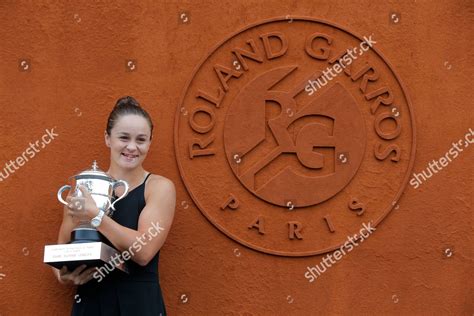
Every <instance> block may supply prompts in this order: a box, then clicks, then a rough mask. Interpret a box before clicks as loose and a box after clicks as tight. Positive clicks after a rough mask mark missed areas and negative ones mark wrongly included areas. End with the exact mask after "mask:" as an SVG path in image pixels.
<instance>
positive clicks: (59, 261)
mask: <svg viewBox="0 0 474 316" xmlns="http://www.w3.org/2000/svg"><path fill="white" fill-rule="evenodd" d="M117 255H120V252H119V251H117V250H116V249H114V248H112V247H110V246H109V245H107V244H104V243H103V242H79V243H70V244H63V245H46V246H45V247H44V258H43V262H44V263H46V264H49V265H50V266H53V267H55V268H57V269H61V268H62V267H63V266H66V267H67V268H68V270H69V271H73V270H74V269H75V268H77V267H78V266H80V265H82V264H85V265H87V267H88V268H89V267H99V268H100V267H101V266H103V265H104V264H107V265H108V266H114V267H115V269H118V270H120V271H123V272H125V273H128V267H127V265H126V263H125V262H118V263H117V262H115V261H118V260H114V261H113V262H112V260H111V258H112V257H115V256H117Z"/></svg>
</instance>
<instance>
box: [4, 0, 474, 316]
mask: <svg viewBox="0 0 474 316" xmlns="http://www.w3.org/2000/svg"><path fill="white" fill-rule="evenodd" d="M472 20H473V5H472V2H471V1H422V0H418V1H417V0H414V1H354V2H353V1H205V2H203V1H147V2H145V1H137V2H135V3H133V4H132V3H129V1H122V2H120V3H114V4H111V3H108V2H105V1H100V2H99V1H94V2H92V1H81V2H77V1H67V2H66V1H63V2H57V1H35V2H34V3H33V2H32V1H10V0H3V1H0V35H1V39H2V44H1V45H0V108H1V112H0V113H1V115H2V119H1V123H0V128H1V132H0V146H1V147H0V168H1V169H0V171H3V172H4V173H3V174H4V175H6V172H5V170H6V169H4V167H5V168H6V166H5V164H7V163H9V161H10V160H15V161H16V159H17V157H21V156H22V154H23V153H25V155H24V156H26V157H30V158H29V159H28V161H26V162H25V161H22V160H21V159H20V160H19V161H20V162H18V164H21V166H17V167H18V169H13V167H12V166H10V168H11V169H13V172H9V176H8V178H6V179H3V180H2V181H0V196H1V199H0V212H1V224H0V240H1V242H0V315H52V314H54V315H65V314H68V313H69V312H70V308H71V305H72V302H73V300H74V299H75V298H74V294H73V293H74V292H73V289H72V288H68V287H65V286H61V285H59V284H58V283H57V282H56V281H55V280H54V278H53V275H52V274H51V272H50V269H49V267H48V266H46V265H45V264H43V263H42V260H43V247H44V245H45V244H52V243H55V241H56V237H57V231H58V228H59V225H60V222H61V209H62V207H61V205H60V204H59V202H58V201H57V199H56V191H57V190H58V188H59V187H60V186H61V185H63V184H65V183H66V181H67V178H68V177H69V176H71V175H73V174H75V173H77V172H78V171H80V170H83V169H85V168H86V167H88V166H89V165H90V163H91V162H92V160H94V159H97V160H98V163H99V166H102V168H103V169H106V168H107V166H108V159H109V155H108V152H107V150H106V147H105V145H104V141H103V136H102V135H103V130H104V128H105V122H106V118H107V115H108V113H109V111H110V110H111V108H112V107H113V105H114V102H115V100H116V99H117V98H118V97H120V96H123V95H132V96H134V97H136V98H137V99H138V100H139V101H140V102H141V103H142V104H143V105H144V106H145V107H146V108H147V110H148V111H149V112H150V114H151V116H152V117H153V120H154V122H155V125H156V127H155V129H156V131H155V138H154V140H153V144H152V149H151V152H150V154H149V156H148V158H147V161H146V163H145V166H146V168H147V169H148V170H150V171H152V172H154V173H158V174H162V175H164V176H166V177H168V178H171V179H173V181H174V182H175V184H176V187H177V212H176V217H175V221H174V224H173V227H172V230H171V232H170V234H169V237H168V239H167V242H166V244H165V246H164V247H163V249H162V253H161V261H160V268H159V271H160V281H161V286H162V289H163V292H164V299H165V303H166V306H167V309H168V312H169V314H170V315H199V314H202V315H204V314H206V315H218V314H219V315H221V314H225V315H312V314H314V315H315V314H334V315H335V314H358V315H361V314H387V315H391V314H393V315H400V314H404V315H407V314H418V315H419V314H426V315H429V314H452V315H472V313H473V312H474V306H473V303H472V302H474V299H473V287H472V274H473V270H472V267H473V248H472V247H473V246H472V245H473V238H472V228H473V227H472V187H473V185H472V184H473V183H472V175H473V173H472V162H473V159H472V157H473V153H472V148H471V147H472V145H471V146H470V147H469V146H468V145H469V142H468V141H469V140H471V141H472V137H473V136H472V134H469V133H472V130H473V129H474V122H473V114H472V113H473V111H472V99H473V93H472V80H471V75H472V61H471V58H472V56H473V52H472V40H473V30H472ZM272 32H279V33H278V34H280V37H278V36H273V37H272V36H270V35H269V34H272ZM318 32H319V33H321V34H325V35H327V36H329V37H331V39H332V43H331V44H328V42H327V41H328V39H327V38H326V39H324V38H321V37H319V38H316V39H315V40H314V41H311V40H310V39H308V38H310V37H311V35H314V34H315V33H318ZM265 34H266V35H265ZM370 35H372V38H373V39H374V40H375V41H376V44H374V47H373V48H372V49H370V50H369V51H368V52H366V53H364V55H363V56H360V59H359V61H354V63H353V65H352V68H351V69H349V70H348V71H349V74H347V73H346V72H344V71H342V72H341V73H338V75H337V76H336V77H335V78H333V79H332V80H331V82H330V84H328V85H327V86H326V87H323V88H322V89H321V90H320V91H316V92H315V95H314V96H312V97H313V99H311V96H309V93H307V92H308V90H307V91H306V92H305V91H303V92H301V91H299V92H298V93H299V94H298V95H297V96H295V95H294V94H293V95H290V94H288V93H289V92H288V91H290V90H291V91H293V92H295V91H296V90H295V89H296V88H298V89H300V90H301V89H304V88H305V86H304V84H305V80H307V79H308V78H309V77H308V76H310V75H314V74H315V72H317V71H318V70H320V71H322V70H324V69H325V68H326V67H329V66H333V65H334V63H332V64H331V63H330V59H331V58H333V57H335V56H336V54H337V53H340V52H341V51H343V50H344V49H345V48H347V47H354V46H355V45H358V44H359V43H360V40H361V39H362V38H363V36H370ZM265 36H267V37H266V38H267V40H268V42H267V44H268V45H269V46H267V47H266V46H265V40H264V38H265ZM281 38H284V39H285V40H286V42H287V44H288V47H287V50H286V51H285V52H283V54H281V55H279V56H277V55H278V54H277V52H278V50H279V49H281V50H282V51H283V50H284V49H283V48H284V47H283V46H284V42H285V40H281ZM249 39H253V40H254V44H255V48H256V49H258V50H259V53H257V52H254V53H255V54H254V55H253V58H254V59H251V58H248V57H243V59H242V60H243V62H242V60H240V61H239V60H238V59H236V57H235V55H232V53H231V52H232V49H235V48H242V49H245V50H247V51H251V47H250V46H249V45H250V44H246V41H247V40H249ZM307 41H309V46H307V45H308V44H307ZM280 45H282V46H280ZM305 45H306V46H305ZM305 47H306V49H305ZM321 47H326V48H328V49H329V51H328V52H329V56H326V57H324V56H323V55H324V54H325V53H324V51H323V50H320V48H321ZM272 53H273V55H272ZM232 56H234V57H232ZM318 57H319V58H318ZM259 58H260V59H261V60H260V61H257V59H259ZM365 62H367V64H368V65H369V66H371V67H373V68H376V71H377V72H378V77H379V78H378V79H377V80H375V81H370V78H367V79H369V81H367V83H368V85H367V86H366V87H363V86H361V82H362V81H363V80H364V77H363V75H364V74H366V75H374V74H373V70H372V71H369V70H366V71H365V72H364V71H362V70H361V69H362V68H363V67H364V65H365ZM244 63H246V64H247V65H246V66H247V67H248V69H245V65H244ZM216 65H220V66H222V67H224V68H219V69H220V74H221V75H222V78H221V80H219V77H218V76H217V72H216V71H215V70H214V68H215V67H216ZM293 66H294V67H297V69H296V68H295V69H296V70H295V71H293V72H291V71H292V70H291V69H290V68H291V67H293ZM289 67H290V68H289ZM275 69H277V70H275ZM278 69H280V70H278ZM278 71H279V72H278ZM358 71H362V72H361V73H360V76H358V75H357V73H358ZM290 72H291V73H290ZM285 76H287V77H285ZM313 79H314V78H313ZM372 79H373V78H372ZM280 80H281V82H280ZM271 82H273V83H277V82H278V85H276V86H275V87H273V88H272V83H271ZM298 84H300V86H299V87H297V85H298ZM301 84H302V85H301ZM384 87H385V88H389V89H391V93H392V97H393V100H392V101H387V100H388V99H389V98H390V97H389V95H388V93H385V94H383V93H382V92H380V91H379V92H378V93H379V94H377V93H375V94H374V93H373V92H374V91H377V89H383V88H384ZM219 89H221V93H222V94H221V96H222V97H223V99H222V102H221V103H220V105H221V106H220V107H217V105H216V103H218V102H217V101H215V100H214V103H213V102H211V101H209V100H211V99H212V97H214V98H215V97H216V96H217V95H218V91H219ZM265 89H266V90H265ZM272 89H273V91H276V90H278V91H280V92H282V93H283V94H279V95H277V94H273V95H270V94H271V93H270V94H268V93H266V92H265V91H267V90H272ZM200 90H201V91H204V92H205V93H207V94H208V96H207V99H206V98H203V97H198V95H199V91H200ZM264 92H265V93H264ZM371 93H372V94H371ZM288 96H289V98H287V97H288ZM271 97H273V98H276V99H278V100H280V101H281V102H280V105H281V109H280V110H278V109H279V107H278V105H277V103H276V101H275V99H273V101H269V99H271ZM378 97H384V98H386V99H385V100H386V101H387V102H386V103H387V104H383V103H381V104H380V106H379V107H376V105H374V104H375V102H377V101H376V100H377V98H378ZM282 98H283V99H282ZM285 98H286V99H285ZM292 99H295V100H296V105H295V104H293V103H292V102H291V100H292ZM379 101H380V100H379ZM312 102H314V108H312V109H311V111H312V112H311V111H309V112H308V113H306V114H308V115H310V114H314V115H316V114H318V113H319V114H324V113H320V112H321V111H323V112H324V111H326V114H327V115H328V116H331V115H333V116H334V117H335V116H337V118H336V119H335V121H332V122H333V123H332V124H336V125H331V120H329V121H327V120H324V119H322V120H317V119H316V120H315V121H314V122H316V123H314V122H313V121H310V120H307V121H303V123H302V124H300V125H298V126H296V125H295V126H293V127H291V128H290V127H288V124H290V123H289V122H290V121H291V122H293V121H292V120H293V119H295V118H296V117H297V116H298V115H299V113H301V112H300V111H301V110H302V104H313V103H312ZM379 103H380V102H379ZM251 105H254V106H251ZM374 106H375V107H376V108H375V109H372V107H374ZM318 111H319V112H318ZM195 112H196V113H195ZM206 113H207V114H206ZM328 113H332V114H328ZM278 115H281V116H280V119H281V120H280V121H278V122H279V123H278V122H277V121H275V122H277V123H275V124H276V125H278V124H280V125H281V126H283V127H281V126H280V125H279V126H280V129H279V130H280V131H284V132H285V133H286V132H288V131H290V134H289V135H292V136H293V138H287V139H286V138H285V136H281V135H280V136H279V137H280V138H279V142H281V143H279V144H280V145H282V144H283V143H284V142H286V143H285V144H286V146H287V147H285V148H286V149H285V150H286V152H285V151H284V150H283V149H282V148H283V147H280V149H281V150H282V151H281V152H280V156H279V157H278V158H275V159H274V161H272V163H271V164H269V165H268V167H265V168H263V167H262V168H263V169H262V170H263V171H262V172H260V173H258V174H257V173H256V172H257V171H255V170H254V171H255V172H253V173H252V172H251V173H245V172H244V171H245V170H247V171H248V170H250V169H251V166H252V164H253V163H255V162H261V161H262V159H263V158H264V157H265V155H266V154H268V153H269V152H271V149H272V148H273V147H274V146H276V144H277V142H276V141H275V138H272V135H273V136H274V134H272V133H274V131H273V130H270V127H269V125H268V123H269V122H270V120H271V119H275V118H277V117H278ZM383 115H386V116H384V117H382V116H383ZM326 119H327V117H326ZM334 122H336V123H334ZM340 123H341V124H342V125H340ZM192 124H194V125H192ZM285 124H286V125H285ZM295 124H296V123H295ZM311 124H312V125H311ZM377 124H378V125H377ZM331 126H332V127H331ZM341 126H342V131H341V129H340V128H341ZM399 127H400V128H401V130H400V131H397V128H399ZM331 128H333V129H334V130H338V131H339V132H334V133H333V134H331V133H329V132H328V131H329V130H330V129H331ZM470 128H471V132H470V130H469V129H470ZM48 129H49V130H51V129H54V130H53V132H54V133H56V134H58V136H54V139H53V140H51V142H50V143H49V144H47V145H46V146H45V147H44V148H40V149H39V152H34V153H33V152H32V151H31V149H30V153H29V154H28V152H26V150H27V148H29V147H30V143H35V141H37V140H38V141H41V137H42V136H43V134H45V133H47V131H46V130H48ZM328 133H329V134H328ZM466 134H467V136H465V135H466ZM285 135H287V134H285ZM328 135H329V136H331V135H332V136H331V137H332V138H331V137H329V136H328ZM211 136H212V143H208V142H209V141H210V140H211V138H210V137H211ZM262 137H263V138H262ZM328 137H329V138H328ZM465 137H466V138H465ZM336 138H337V139H336ZM46 139H47V138H45V140H46ZM196 139H197V140H198V141H200V142H202V143H201V147H203V148H204V150H202V149H200V147H199V145H197V144H196V145H194V146H193V150H194V151H193V152H190V151H189V145H190V144H191V143H193V142H194V140H196ZM262 139H267V140H268V142H267V143H265V144H264V145H263V149H257V150H256V151H253V149H254V147H255V146H256V145H257V144H258V142H259V141H261V140H262ZM291 139H292V140H293V141H294V140H295V139H297V140H298V143H297V144H296V145H294V143H293V142H292V141H291ZM460 140H461V142H460V143H457V144H456V145H457V146H458V147H459V149H456V148H457V147H456V146H455V145H454V144H453V143H454V142H458V141H460ZM391 145H393V147H390V146H391ZM272 146H273V147H272ZM282 146H283V145H282ZM312 146H319V147H317V148H316V149H314V151H313V152H312V151H311V148H312ZM321 146H322V147H324V148H322V147H321ZM318 148H319V149H318ZM394 148H398V149H394ZM206 150H207V151H206ZM384 150H387V151H386V152H385V154H383V151H384ZM248 152H250V153H249V154H248V155H247V153H248ZM315 152H319V153H320V155H315ZM377 152H378V153H377ZM194 154H195V155H194ZM341 154H343V156H340V155H341ZM455 154H456V155H455ZM193 155H194V156H193ZM377 155H378V156H379V157H377ZM32 156H34V157H32ZM305 157H306V158H305ZM191 158H192V159H191ZM247 158H248V159H247ZM346 158H347V159H348V161H346V160H345V159H346ZM440 158H445V159H442V160H441V159H440ZM272 159H273V158H272ZM321 159H322V160H321ZM448 159H449V160H448ZM240 160H242V161H240ZM433 160H436V163H437V164H438V165H436V166H435V162H433ZM302 161H304V162H305V163H302ZM429 163H431V164H432V166H431V167H429ZM286 166H293V168H294V169H291V170H294V171H295V173H294V174H290V173H288V174H283V173H281V174H280V172H282V170H285V168H286ZM239 168H240V169H239ZM248 168H250V169H248ZM331 168H332V169H331ZM426 168H431V169H434V170H435V171H436V172H434V171H432V170H431V169H426ZM259 170H260V169H259ZM288 170H290V169H287V171H288ZM422 171H425V173H426V174H427V175H428V176H429V174H428V173H429V171H431V173H433V174H432V176H430V177H429V178H428V179H426V181H424V180H420V181H422V183H421V184H420V183H417V184H418V185H416V184H415V180H411V177H412V175H413V173H422ZM288 172H289V171H288ZM298 173H299V176H297V175H298ZM256 174H257V175H256ZM277 174H279V175H281V177H275V178H273V177H274V176H275V175H277ZM325 176H326V177H328V178H324V177H325ZM331 177H332V178H331ZM420 177H421V176H418V178H419V179H421V178H420ZM295 179H296V180H295ZM298 179H304V181H303V180H301V181H299V180H298ZM315 179H316V180H315ZM270 180H275V182H267V181H270ZM410 180H411V181H412V184H411V185H410V184H409V183H408V181H410ZM292 181H293V182H292ZM313 181H314V182H313ZM267 184H268V185H267ZM415 187H416V188H415ZM221 207H223V209H222V208H221ZM358 213H359V214H360V215H358ZM368 223H372V224H371V225H373V226H374V227H375V225H376V231H374V232H373V233H372V234H370V235H369V236H370V237H368V238H367V239H366V240H364V241H363V243H359V244H358V246H354V247H353V249H352V250H351V251H350V252H349V251H348V252H347V253H346V254H343V255H341V254H340V253H339V254H338V255H336V254H335V253H333V252H332V250H334V249H336V248H338V247H339V245H341V244H342V243H344V242H345V241H346V236H348V235H353V234H354V233H358V231H359V229H360V228H362V227H363V224H366V225H367V224H368ZM252 225H253V226H252ZM249 226H250V227H251V228H249ZM259 230H260V231H259ZM346 246H347V245H346ZM346 249H347V247H346ZM328 254H332V255H333V256H334V258H336V256H337V257H338V258H339V259H333V260H335V262H336V263H334V264H331V266H330V267H327V269H326V271H325V272H324V273H320V275H319V276H317V278H316V279H315V280H313V282H310V279H313V278H314V277H315V276H316V275H315V276H313V277H310V276H309V275H308V274H307V275H306V277H305V273H307V272H308V267H312V266H316V265H318V264H319V263H320V262H321V261H323V260H324V259H325V258H326V255H328ZM326 260H327V259H326ZM320 270H322V266H321V265H320ZM313 271H315V270H313Z"/></svg>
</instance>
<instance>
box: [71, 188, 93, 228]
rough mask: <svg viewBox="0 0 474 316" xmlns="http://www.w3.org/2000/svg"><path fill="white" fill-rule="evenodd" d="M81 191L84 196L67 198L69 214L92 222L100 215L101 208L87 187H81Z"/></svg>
mask: <svg viewBox="0 0 474 316" xmlns="http://www.w3.org/2000/svg"><path fill="white" fill-rule="evenodd" d="M79 190H81V192H82V196H80V197H78V196H71V197H68V198H66V201H67V202H68V205H67V208H68V209H69V210H68V214H69V215H71V216H73V217H75V218H79V219H83V220H91V219H93V218H94V217H96V216H97V214H99V208H98V207H97V204H96V203H95V201H94V199H93V198H92V196H91V194H90V193H89V191H88V190H87V189H86V187H84V186H83V185H80V186H79Z"/></svg>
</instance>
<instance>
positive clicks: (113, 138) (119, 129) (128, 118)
mask: <svg viewBox="0 0 474 316" xmlns="http://www.w3.org/2000/svg"><path fill="white" fill-rule="evenodd" d="M150 133H151V131H150V125H149V124H148V121H147V120H146V119H145V118H144V117H143V116H140V115H135V114H127V115H122V116H120V117H119V119H118V120H117V121H116V122H115V125H114V127H113V128H112V129H111V131H110V135H108V134H107V132H105V143H106V145H107V147H110V159H111V160H112V161H113V162H115V164H117V165H118V166H120V167H122V168H125V169H134V168H136V167H138V166H140V165H141V164H142V163H143V161H144V160H145V158H146V155H147V153H148V149H149V148H150V143H151V141H150Z"/></svg>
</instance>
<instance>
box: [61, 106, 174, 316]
mask: <svg viewBox="0 0 474 316" xmlns="http://www.w3.org/2000/svg"><path fill="white" fill-rule="evenodd" d="M152 133H153V123H152V121H151V118H150V116H149V115H148V113H147V112H146V111H145V110H144V109H143V108H141V107H140V105H139V104H138V102H137V101H136V100H135V99H134V98H132V97H124V98H121V99H119V100H118V101H117V104H116V105H115V107H114V109H113V110H112V112H111V113H110V115H109V118H108V121H107V128H106V131H105V133H104V134H105V143H106V145H107V147H109V148H110V168H109V170H108V171H107V173H108V174H109V175H110V176H112V177H114V178H115V179H122V180H125V181H127V182H128V184H129V192H128V194H127V196H126V197H125V198H124V199H122V200H120V201H118V202H117V203H116V204H115V209H116V210H115V212H114V213H113V216H112V217H111V218H109V217H108V216H103V217H102V221H101V222H100V225H99V226H98V227H97V230H98V231H99V232H100V233H101V234H102V235H103V236H105V238H106V239H107V240H106V241H105V242H108V243H109V244H110V245H112V246H113V247H114V248H115V249H117V250H118V251H120V252H122V255H123V258H124V260H125V259H127V258H126V257H125V255H124V254H125V251H126V250H131V249H132V246H133V245H134V243H135V245H136V244H137V241H138V240H141V242H140V243H141V247H140V249H137V247H134V250H135V251H132V252H131V253H132V256H131V258H130V257H129V259H130V260H128V262H127V265H128V268H129V272H130V273H129V274H125V273H123V272H121V271H118V270H113V271H111V272H110V273H109V274H104V273H101V274H100V275H99V274H98V270H97V269H96V268H89V269H85V268H86V266H85V265H83V266H80V267H78V268H76V269H75V270H74V271H68V270H67V268H66V267H63V268H62V269H61V270H57V269H54V270H55V274H56V276H57V278H58V280H59V282H60V283H63V284H73V285H79V286H78V289H77V295H78V296H77V295H76V297H77V299H76V302H75V303H74V306H73V309H72V315H88V316H89V315H166V310H165V305H164V302H163V297H162V294H161V289H160V284H159V275H158V260H159V253H160V249H161V247H162V246H163V244H164V242H165V240H166V236H167V235H168V232H169V230H170V227H171V224H172V221H173V217H174V211H175V203H176V192H175V188H174V185H173V182H171V181H170V180H169V179H167V178H165V177H163V176H159V175H153V174H151V173H149V172H147V171H145V170H144V169H143V166H142V163H143V161H144V160H145V158H146V156H147V153H148V150H149V148H150V144H151V139H152ZM119 189H122V190H123V188H122V187H119V188H117V190H116V191H117V192H116V193H115V195H116V196H120V195H121V194H122V193H123V191H121V192H118V191H119ZM80 190H81V191H82V193H83V195H84V197H85V203H84V204H83V209H82V210H80V209H78V208H76V207H75V206H80V204H79V203H74V202H75V199H77V198H75V197H71V196H68V198H67V199H68V203H69V205H68V206H66V207H64V216H63V222H62V224H61V228H60V231H59V237H58V242H59V243H67V242H69V241H70V233H71V231H72V229H73V228H74V227H75V226H76V225H77V223H78V220H79V219H87V220H92V219H93V218H95V217H96V216H97V215H99V209H98V208H97V206H96V204H95V202H94V200H93V199H92V198H91V195H90V194H89V193H88V192H87V189H85V188H84V187H80ZM157 227H158V228H157ZM153 228H155V230H154V231H153ZM157 230H158V232H157ZM152 231H153V233H151V232H152ZM107 271H108V270H107Z"/></svg>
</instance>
